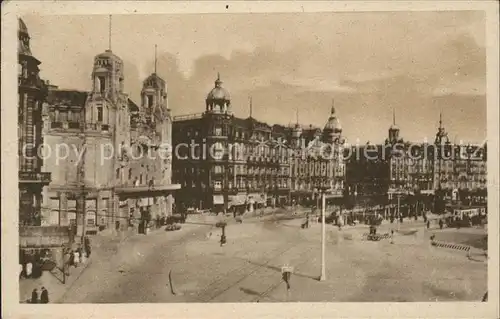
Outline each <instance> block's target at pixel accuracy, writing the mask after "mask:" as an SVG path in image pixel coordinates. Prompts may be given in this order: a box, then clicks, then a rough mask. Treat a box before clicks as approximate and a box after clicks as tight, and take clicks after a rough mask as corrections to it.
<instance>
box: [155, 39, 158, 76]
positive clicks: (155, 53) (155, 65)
mask: <svg viewBox="0 0 500 319" xmlns="http://www.w3.org/2000/svg"><path fill="white" fill-rule="evenodd" d="M157 48H158V46H157V45H156V44H155V74H156V64H157V58H156V50H157Z"/></svg>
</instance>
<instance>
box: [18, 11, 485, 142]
mask: <svg viewBox="0 0 500 319" xmlns="http://www.w3.org/2000/svg"><path fill="white" fill-rule="evenodd" d="M23 19H24V21H25V23H26V24H27V26H28V29H29V32H30V35H31V37H32V40H31V46H32V52H33V53H34V54H35V56H36V57H37V58H39V60H41V61H42V65H41V70H42V76H43V78H44V79H47V80H50V82H51V83H52V84H55V85H58V86H59V87H61V88H71V89H78V90H88V89H90V87H91V79H90V73H91V71H92V63H93V56H94V55H96V54H98V53H101V52H103V51H104V50H106V49H107V48H108V26H109V18H108V16H98V15H93V16H42V17H40V16H25V17H23ZM484 23H485V17H484V14H483V12H480V11H478V12H474V11H461V12H393V13H392V12H369V13H300V14H290V13H286V14H285V13H283V14H278V13H273V14H206V15H200V14H197V15H194V14H189V15H147V16H146V15H115V16H113V18H112V50H113V52H114V53H115V54H117V55H118V56H120V57H121V58H122V59H123V60H124V61H125V76H126V78H125V83H126V84H125V89H126V90H127V92H128V93H129V94H130V97H131V98H132V99H133V100H134V101H139V92H140V88H141V82H142V80H143V79H144V78H145V77H146V76H147V75H149V74H150V73H152V72H153V69H154V67H153V65H154V46H155V44H157V45H158V73H159V74H160V76H162V77H163V78H164V79H165V80H166V81H167V83H168V89H169V105H170V106H171V108H172V110H173V113H174V115H180V114H186V113H197V112H202V111H204V99H205V97H206V94H207V93H208V92H209V91H210V89H211V88H212V87H213V85H214V84H213V81H214V80H215V78H216V76H217V72H220V74H221V78H222V80H223V81H224V86H225V87H226V88H227V89H228V90H229V91H230V92H231V96H232V103H233V110H234V112H235V114H236V115H238V116H241V117H246V116H248V114H249V107H248V104H249V103H248V97H249V96H252V99H253V116H254V117H256V118H258V119H260V120H263V121H267V122H269V123H280V124H289V123H294V122H295V121H296V115H295V114H296V110H297V109H298V112H299V121H300V122H301V123H303V124H312V125H315V126H323V125H324V123H325V122H326V120H327V117H328V115H329V112H330V107H331V105H332V100H334V101H335V107H336V110H337V115H338V116H339V118H340V120H341V123H342V126H343V130H344V135H345V136H346V137H347V139H348V140H349V141H350V142H354V141H356V139H359V140H360V141H362V142H366V141H371V142H381V141H383V140H384V139H385V137H386V136H387V129H388V127H389V125H390V124H391V122H392V110H393V109H395V112H396V122H397V124H398V125H399V126H400V127H401V134H402V136H403V138H405V139H408V140H412V141H422V140H423V139H424V138H427V139H429V140H432V139H433V136H434V134H435V132H436V128H437V124H438V123H437V122H438V119H439V112H440V111H442V112H443V118H444V124H445V126H446V129H447V130H448V132H449V135H450V138H451V139H452V140H453V139H455V138H456V140H457V141H459V140H465V141H472V142H480V141H482V140H483V139H484V138H485V136H486V95H485V90H486V49H485V24H484Z"/></svg>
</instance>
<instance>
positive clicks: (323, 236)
mask: <svg viewBox="0 0 500 319" xmlns="http://www.w3.org/2000/svg"><path fill="white" fill-rule="evenodd" d="M325 213H326V211H325V192H321V277H320V278H319V280H320V281H325V280H326V269H325V244H326V227H325Z"/></svg>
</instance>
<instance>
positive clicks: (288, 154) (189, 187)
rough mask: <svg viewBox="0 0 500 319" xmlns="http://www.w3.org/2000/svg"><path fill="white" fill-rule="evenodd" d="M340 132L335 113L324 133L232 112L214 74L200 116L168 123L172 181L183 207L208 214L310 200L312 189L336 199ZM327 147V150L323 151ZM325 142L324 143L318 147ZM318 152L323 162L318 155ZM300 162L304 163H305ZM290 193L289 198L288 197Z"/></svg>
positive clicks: (341, 172)
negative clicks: (172, 152) (179, 187)
mask: <svg viewBox="0 0 500 319" xmlns="http://www.w3.org/2000/svg"><path fill="white" fill-rule="evenodd" d="M341 131H342V130H341V127H340V123H339V122H338V119H337V118H336V115H335V112H334V109H333V108H332V115H331V117H330V119H329V121H328V123H327V125H326V126H325V129H324V130H318V133H317V134H316V135H315V134H309V133H310V132H309V131H308V132H305V133H304V132H303V131H302V129H301V128H300V126H293V127H288V126H282V125H277V124H275V125H270V124H267V123H264V122H261V121H258V120H256V119H255V118H253V117H252V101H251V99H250V116H249V117H247V118H239V117H237V116H235V115H234V114H233V112H232V106H231V97H230V94H229V92H228V91H227V90H226V89H225V88H224V87H223V86H222V81H221V79H220V76H218V77H217V79H216V81H215V86H214V88H213V89H212V90H211V91H210V92H209V93H208V95H207V98H206V103H205V112H203V113H199V114H192V115H183V116H177V117H175V118H174V124H173V146H174V148H175V152H176V154H177V155H176V156H174V158H173V165H174V180H175V182H177V183H180V184H181V185H182V192H181V193H180V194H182V195H180V196H179V200H181V198H182V201H183V203H184V206H188V207H194V208H202V209H213V210H215V211H224V210H226V211H227V210H231V211H235V212H236V211H240V212H243V211H245V210H249V211H252V210H253V209H255V208H256V207H259V206H267V205H283V204H286V203H290V202H291V197H292V194H295V193H296V195H297V196H294V197H296V198H295V199H296V200H297V199H299V200H302V199H306V198H307V196H309V197H311V196H312V195H313V194H314V193H315V192H317V191H318V189H329V194H330V195H331V196H337V195H338V194H341V193H342V191H341V189H342V188H343V176H344V174H345V167H344V166H343V164H342V163H341V156H340V155H339V154H342V151H341V150H340V151H339V148H340V147H341V145H342V144H343V140H342V138H341ZM326 143H330V144H332V145H335V146H337V147H333V146H331V145H330V148H329V150H328V148H326V147H325V145H326ZM323 144H325V145H323ZM321 151H325V152H326V153H328V154H327V155H329V157H321V156H320V155H321V154H319V153H320V152H321ZM306 163H307V165H306ZM291 190H293V192H292V193H291V192H290V191H291Z"/></svg>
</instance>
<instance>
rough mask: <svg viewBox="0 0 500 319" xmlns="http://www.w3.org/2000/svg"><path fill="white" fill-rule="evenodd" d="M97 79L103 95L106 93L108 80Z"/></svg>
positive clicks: (103, 78)
mask: <svg viewBox="0 0 500 319" xmlns="http://www.w3.org/2000/svg"><path fill="white" fill-rule="evenodd" d="M97 79H98V80H99V92H101V93H103V92H104V91H106V78H105V77H104V76H98V77H97Z"/></svg>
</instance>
